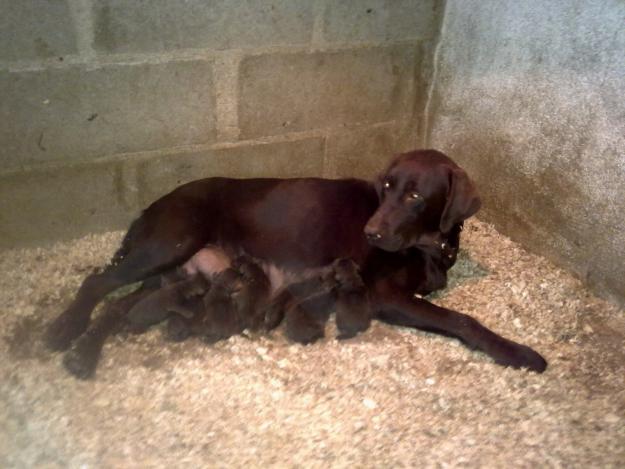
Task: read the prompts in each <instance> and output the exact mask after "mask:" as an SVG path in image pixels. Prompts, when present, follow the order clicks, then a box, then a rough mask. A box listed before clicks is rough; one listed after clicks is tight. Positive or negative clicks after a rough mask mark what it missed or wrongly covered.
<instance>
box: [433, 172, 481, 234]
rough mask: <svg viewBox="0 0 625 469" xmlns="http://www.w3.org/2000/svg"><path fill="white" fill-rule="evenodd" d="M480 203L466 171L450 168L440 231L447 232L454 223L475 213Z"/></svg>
mask: <svg viewBox="0 0 625 469" xmlns="http://www.w3.org/2000/svg"><path fill="white" fill-rule="evenodd" d="M481 205H482V201H481V200H480V197H479V196H478V195H477V189H476V188H475V185H474V184H473V183H472V182H471V180H470V179H469V176H468V175H467V173H465V172H464V170H462V169H460V168H452V169H451V170H450V171H449V191H448V192H447V202H446V203H445V208H444V210H443V214H442V215H441V222H440V230H441V232H442V233H448V232H449V231H450V230H451V229H452V227H453V226H454V225H455V224H456V223H460V222H461V221H464V220H466V219H467V218H469V217H470V216H471V215H473V214H475V213H476V212H477V211H478V210H479V209H480V206H481Z"/></svg>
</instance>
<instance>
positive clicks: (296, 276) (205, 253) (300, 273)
mask: <svg viewBox="0 0 625 469" xmlns="http://www.w3.org/2000/svg"><path fill="white" fill-rule="evenodd" d="M235 257H237V254H234V253H232V252H229V251H227V250H225V249H223V248H221V247H219V246H216V245H207V246H205V247H203V248H202V249H200V250H199V251H198V252H196V253H195V254H194V255H193V256H191V258H190V259H189V260H187V262H185V263H184V264H183V265H182V270H183V272H184V273H185V274H186V275H189V276H191V275H196V274H201V275H203V276H204V277H205V278H207V279H208V280H211V279H212V278H213V277H214V276H215V275H217V274H218V273H220V272H223V271H224V270H226V269H228V268H229V267H230V266H231V265H232V260H233V259H234V258H235ZM257 262H258V265H259V266H260V267H261V268H262V269H263V272H265V275H266V276H267V278H268V279H269V282H270V285H271V294H272V295H273V294H274V293H275V292H276V291H278V290H280V289H281V288H282V287H285V286H287V285H290V284H291V283H295V282H298V281H301V280H304V279H306V278H310V277H312V276H313V275H317V274H320V273H321V272H323V271H324V269H326V267H317V268H308V269H299V270H291V269H286V268H284V267H280V266H278V265H276V264H275V263H272V262H266V261H261V260H257Z"/></svg>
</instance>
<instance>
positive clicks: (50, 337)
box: [43, 310, 89, 351]
mask: <svg viewBox="0 0 625 469" xmlns="http://www.w3.org/2000/svg"><path fill="white" fill-rule="evenodd" d="M88 325H89V317H88V316H84V315H76V314H74V313H73V312H72V311H71V310H67V311H65V312H64V313H62V314H61V315H60V316H59V317H58V318H56V319H55V320H54V321H53V322H52V323H51V324H50V325H49V326H48V329H47V330H46V332H45V334H44V337H43V339H44V342H45V344H46V346H47V347H48V348H49V349H51V350H55V351H63V350H67V349H68V348H69V346H70V345H71V344H72V341H73V340H74V339H76V338H77V337H78V336H80V335H81V334H82V333H83V332H85V330H86V329H87V326H88Z"/></svg>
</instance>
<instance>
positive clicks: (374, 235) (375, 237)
mask: <svg viewBox="0 0 625 469" xmlns="http://www.w3.org/2000/svg"><path fill="white" fill-rule="evenodd" d="M365 236H366V237H367V241H369V242H370V243H371V242H375V241H380V240H381V239H382V235H381V234H380V233H378V232H377V231H365Z"/></svg>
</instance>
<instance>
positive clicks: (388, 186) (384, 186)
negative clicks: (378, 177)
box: [382, 181, 391, 191]
mask: <svg viewBox="0 0 625 469" xmlns="http://www.w3.org/2000/svg"><path fill="white" fill-rule="evenodd" d="M382 187H383V188H384V190H385V191H387V190H389V189H390V188H391V183H390V181H384V184H383V185H382Z"/></svg>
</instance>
